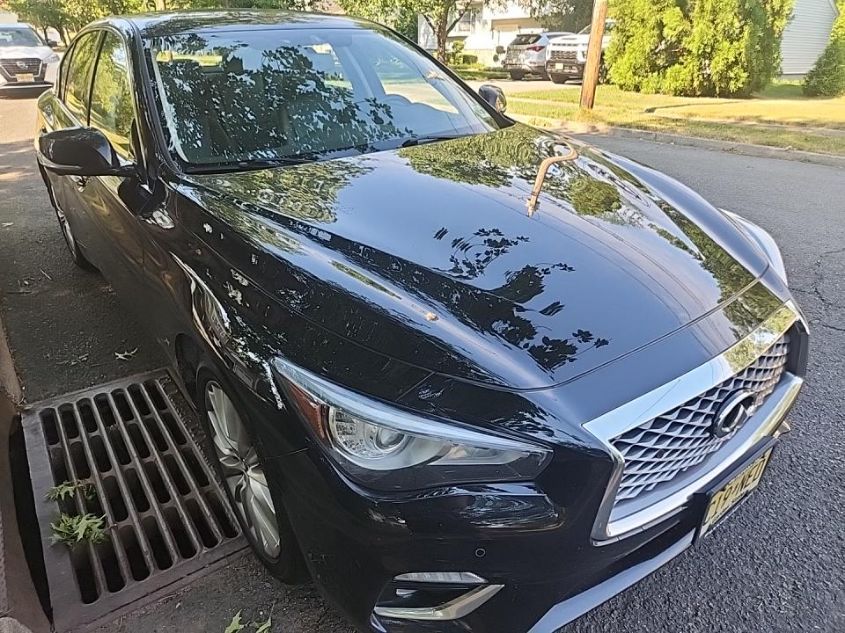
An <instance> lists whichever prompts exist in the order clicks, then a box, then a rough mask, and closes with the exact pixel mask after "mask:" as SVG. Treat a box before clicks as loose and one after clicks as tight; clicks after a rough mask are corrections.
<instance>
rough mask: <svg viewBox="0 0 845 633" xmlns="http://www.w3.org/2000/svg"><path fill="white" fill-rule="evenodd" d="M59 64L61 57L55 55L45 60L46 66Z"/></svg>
mask: <svg viewBox="0 0 845 633" xmlns="http://www.w3.org/2000/svg"><path fill="white" fill-rule="evenodd" d="M58 62H59V56H58V55H56V54H55V53H53V54H52V55H50V56H49V57H47V59H45V60H44V63H45V64H57V63H58Z"/></svg>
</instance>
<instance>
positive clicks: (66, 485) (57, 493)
mask: <svg viewBox="0 0 845 633" xmlns="http://www.w3.org/2000/svg"><path fill="white" fill-rule="evenodd" d="M77 491H79V492H80V493H81V494H82V496H83V497H85V498H86V499H93V498H94V495H95V492H94V485H93V484H92V483H91V482H89V481H63V482H62V483H60V484H58V485H57V486H53V487H52V488H50V489H48V490H47V494H46V495H45V496H46V497H47V499H48V500H49V501H64V500H65V499H70V498H72V497H73V495H75V494H76V492H77Z"/></svg>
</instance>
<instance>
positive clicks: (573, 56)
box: [549, 49, 578, 62]
mask: <svg viewBox="0 0 845 633" xmlns="http://www.w3.org/2000/svg"><path fill="white" fill-rule="evenodd" d="M549 59H550V60H551V61H553V62H577V61H578V54H577V53H576V52H575V51H561V50H554V49H552V52H551V53H550V54H549Z"/></svg>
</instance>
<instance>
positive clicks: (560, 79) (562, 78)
mask: <svg viewBox="0 0 845 633" xmlns="http://www.w3.org/2000/svg"><path fill="white" fill-rule="evenodd" d="M550 78H551V80H552V83H553V84H565V83H566V82H567V81H568V80H569V77H567V76H566V75H550Z"/></svg>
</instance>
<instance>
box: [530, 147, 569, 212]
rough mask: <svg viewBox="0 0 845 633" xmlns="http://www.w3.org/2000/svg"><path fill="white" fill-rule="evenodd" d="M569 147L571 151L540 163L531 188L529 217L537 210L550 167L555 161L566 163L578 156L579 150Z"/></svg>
mask: <svg viewBox="0 0 845 633" xmlns="http://www.w3.org/2000/svg"><path fill="white" fill-rule="evenodd" d="M567 147H568V148H569V153H568V154H565V155H563V156H549V157H548V158H544V159H543V162H542V163H540V169H539V170H538V171H537V178H536V179H535V180H534V188H533V189H532V190H531V197H530V198H528V205H527V206H528V217H529V218H530V217H532V216H533V215H534V212H535V211H536V210H537V203H538V202H539V199H540V191H542V189H543V183H544V182H545V181H546V172H548V171H549V167H551V166H552V165H554V164H555V163H564V162H567V161H570V160H575V159H576V158H578V152H577V151H576V150H575V148H573V147H572V146H569V145H567Z"/></svg>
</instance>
